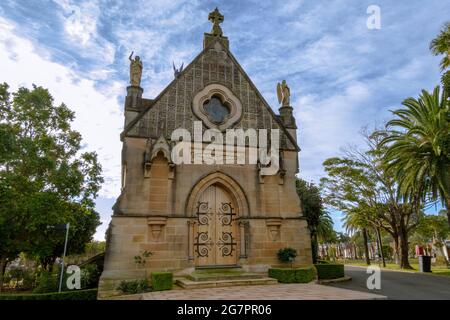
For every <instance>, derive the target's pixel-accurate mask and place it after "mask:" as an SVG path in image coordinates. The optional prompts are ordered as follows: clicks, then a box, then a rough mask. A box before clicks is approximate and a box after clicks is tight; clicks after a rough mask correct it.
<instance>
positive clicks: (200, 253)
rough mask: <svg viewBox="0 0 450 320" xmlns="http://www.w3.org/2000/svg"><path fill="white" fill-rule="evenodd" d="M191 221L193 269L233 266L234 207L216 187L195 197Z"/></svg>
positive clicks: (212, 185) (235, 238)
mask: <svg viewBox="0 0 450 320" xmlns="http://www.w3.org/2000/svg"><path fill="white" fill-rule="evenodd" d="M195 209H196V212H195V215H194V217H195V218H196V223H195V227H194V241H193V246H194V248H193V249H194V250H193V252H194V261H195V266H196V267H215V266H216V267H217V266H232V265H236V264H237V255H238V254H237V248H238V243H237V242H238V241H237V237H236V235H237V232H236V217H237V214H238V212H237V206H236V203H235V201H233V198H232V196H231V195H230V194H229V193H228V192H227V190H226V189H225V188H223V187H222V186H221V185H220V183H214V184H211V185H210V186H209V187H207V188H206V189H205V190H204V191H203V192H202V193H201V194H200V196H199V198H198V201H197V204H196V207H195Z"/></svg>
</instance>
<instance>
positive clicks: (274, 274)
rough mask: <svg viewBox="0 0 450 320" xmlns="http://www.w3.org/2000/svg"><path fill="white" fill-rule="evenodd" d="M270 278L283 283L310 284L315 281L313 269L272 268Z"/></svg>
mask: <svg viewBox="0 0 450 320" xmlns="http://www.w3.org/2000/svg"><path fill="white" fill-rule="evenodd" d="M269 277H270V278H274V279H277V280H278V282H281V283H308V282H311V281H313V280H314V279H315V277H316V273H315V270H314V268H313V267H306V268H271V269H269Z"/></svg>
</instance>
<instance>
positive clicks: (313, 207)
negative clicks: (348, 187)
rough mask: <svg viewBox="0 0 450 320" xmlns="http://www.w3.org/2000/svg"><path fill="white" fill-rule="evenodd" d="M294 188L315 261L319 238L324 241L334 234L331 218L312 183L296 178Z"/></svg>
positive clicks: (317, 189)
mask: <svg viewBox="0 0 450 320" xmlns="http://www.w3.org/2000/svg"><path fill="white" fill-rule="evenodd" d="M296 188H297V193H298V195H299V197H300V201H301V204H302V208H303V216H304V217H305V218H306V220H307V221H308V229H309V232H310V235H311V250H312V256H313V262H314V263H316V262H317V250H318V242H319V238H320V239H321V240H322V241H326V240H329V239H330V238H333V237H334V236H335V233H334V230H333V220H332V219H331V217H330V215H329V214H328V212H326V211H325V209H324V207H323V204H322V198H321V195H320V190H319V188H317V186H315V185H314V183H312V182H311V183H308V182H306V181H305V180H302V179H297V180H296Z"/></svg>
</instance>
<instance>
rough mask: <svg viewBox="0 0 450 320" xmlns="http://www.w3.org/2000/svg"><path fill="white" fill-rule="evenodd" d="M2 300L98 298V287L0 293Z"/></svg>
mask: <svg viewBox="0 0 450 320" xmlns="http://www.w3.org/2000/svg"><path fill="white" fill-rule="evenodd" d="M0 300H97V289H88V290H73V291H65V292H61V293H58V292H52V293H32V294H0Z"/></svg>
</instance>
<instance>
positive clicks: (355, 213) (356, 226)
mask: <svg viewBox="0 0 450 320" xmlns="http://www.w3.org/2000/svg"><path fill="white" fill-rule="evenodd" d="M345 214H346V215H345V217H344V218H343V221H344V228H345V229H346V230H347V232H349V233H351V234H354V233H357V232H360V233H361V234H362V236H363V241H364V253H365V256H366V264H367V265H370V258H369V247H368V245H367V242H368V232H367V229H368V228H370V223H369V222H368V219H367V217H365V216H364V211H363V210H361V209H360V208H358V207H355V208H352V209H351V210H349V211H346V212H345Z"/></svg>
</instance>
